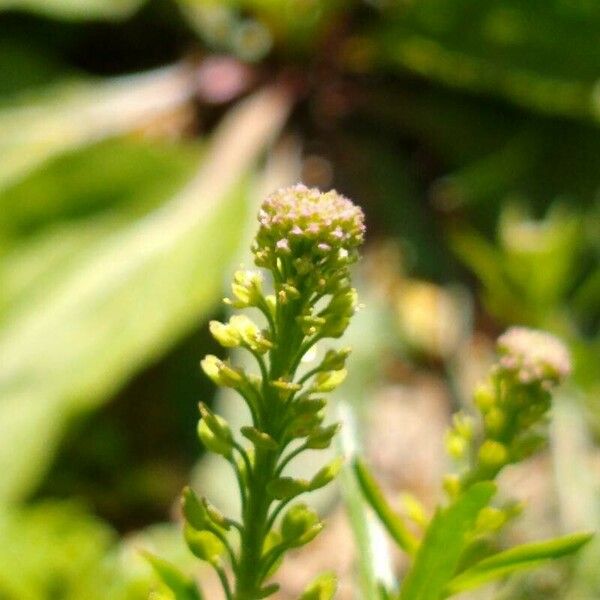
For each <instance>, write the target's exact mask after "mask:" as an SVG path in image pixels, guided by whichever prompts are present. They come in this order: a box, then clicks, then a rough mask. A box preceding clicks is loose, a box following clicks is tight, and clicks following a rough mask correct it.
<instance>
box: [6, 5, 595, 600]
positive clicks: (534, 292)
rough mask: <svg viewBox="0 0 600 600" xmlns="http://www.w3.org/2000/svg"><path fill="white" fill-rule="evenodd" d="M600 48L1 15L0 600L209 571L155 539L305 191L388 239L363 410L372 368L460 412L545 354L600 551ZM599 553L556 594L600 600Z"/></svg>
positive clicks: (268, 10) (315, 21) (186, 16)
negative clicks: (156, 552)
mask: <svg viewBox="0 0 600 600" xmlns="http://www.w3.org/2000/svg"><path fill="white" fill-rule="evenodd" d="M599 35H600V7H598V5H597V3H595V2H592V1H587V0H578V1H576V2H567V1H566V0H551V1H546V2H539V1H535V2H532V1H528V2H525V1H523V0H511V1H505V2H487V3H482V2H476V1H474V0H445V1H443V2H442V1H439V0H415V1H412V2H399V1H394V0H388V1H384V0H371V1H369V2H367V1H366V0H365V1H364V2H361V1H358V0H356V1H352V0H335V1H331V0H327V1H326V0H289V1H285V2H284V1H280V0H212V1H209V0H151V1H147V2H144V0H0V472H1V473H2V477H1V478H0V531H1V532H2V533H1V534H0V539H2V540H3V544H2V548H0V596H2V597H6V598H9V599H12V598H15V599H17V600H20V599H27V598H32V599H34V598H35V599H39V598H69V599H71V598H73V599H82V598H86V599H88V598H95V597H98V598H116V599H119V598H123V599H137V598H146V597H147V594H148V590H149V589H150V588H151V587H152V586H155V585H156V582H154V580H153V578H152V575H151V574H150V572H149V569H148V568H147V567H146V566H145V565H144V564H143V561H142V560H141V559H140V558H139V556H138V555H137V554H136V552H135V551H134V549H133V548H134V547H137V546H138V545H143V546H146V547H149V548H152V547H159V548H160V550H161V554H163V555H165V553H167V554H168V552H170V553H171V555H172V556H175V557H176V556H178V555H181V556H183V559H182V560H184V561H185V555H184V551H183V550H182V549H181V548H180V547H179V546H178V542H177V541H176V540H177V532H176V531H174V530H173V529H172V528H171V527H169V526H157V525H154V524H155V523H156V522H164V521H167V520H169V517H170V515H171V507H172V505H173V502H174V500H175V498H176V496H177V494H178V492H179V490H180V488H181V487H182V485H183V483H184V482H185V481H186V480H187V478H188V474H189V471H190V469H192V467H193V465H194V463H195V461H196V459H197V456H198V454H199V449H198V447H197V443H196V441H195V437H194V429H195V427H194V422H195V419H196V403H197V401H198V400H199V399H206V398H209V397H211V395H213V394H214V390H212V389H211V388H210V387H209V386H208V384H207V383H206V382H205V381H203V380H202V378H201V377H200V375H199V373H198V371H197V359H198V358H199V357H200V356H202V355H203V354H204V353H205V352H206V351H208V350H209V349H211V342H210V341H209V339H208V338H207V336H206V334H205V329H206V327H205V323H206V321H207V319H208V318H209V317H210V316H212V315H214V314H216V312H218V311H219V310H220V309H219V306H218V300H219V298H220V297H221V293H222V290H221V288H222V285H223V280H224V277H225V275H226V274H227V273H229V272H230V270H231V267H232V265H235V263H236V262H239V261H240V258H241V257H242V256H244V252H245V247H244V243H243V240H244V239H247V232H248V231H249V230H251V228H252V227H253V211H254V206H255V203H256V199H257V198H258V197H260V195H261V194H262V193H264V191H265V190H267V191H269V190H270V189H271V188H272V187H276V185H280V184H287V183H290V182H291V181H292V180H295V179H298V178H302V179H303V180H304V181H306V182H307V183H310V184H315V185H320V186H323V187H327V186H335V187H337V188H338V189H339V190H340V191H342V192H344V193H345V194H347V195H348V196H350V197H352V198H353V199H354V200H356V201H357V202H358V203H359V204H361V205H362V206H363V207H364V209H365V211H366V213H367V218H368V224H369V235H370V240H369V241H370V245H371V248H372V253H371V254H370V256H371V259H370V262H369V264H370V267H369V268H370V270H367V272H366V273H365V274H363V275H362V279H361V281H363V282H364V283H363V297H364V298H365V302H366V303H367V305H368V307H367V310H365V312H364V313H363V315H368V317H367V316H364V317H363V318H364V319H365V320H366V319H367V318H368V319H369V320H370V321H368V322H367V321H365V322H366V323H367V324H366V327H365V322H362V324H361V319H358V320H357V321H358V323H357V325H356V326H355V328H356V331H357V332H358V333H357V334H356V337H357V338H358V339H359V340H362V343H363V344H365V343H366V341H367V340H368V341H369V352H367V354H368V355H369V356H368V357H367V356H362V355H360V354H359V358H358V359H357V373H358V375H356V376H355V377H357V382H356V384H355V385H353V386H352V389H353V390H354V391H350V392H349V398H348V400H349V403H350V405H351V406H352V410H357V411H358V412H359V414H363V415H364V414H368V413H369V410H370V403H369V402H370V401H369V398H368V397H362V396H361V397H359V394H358V392H357V391H356V390H358V389H364V387H365V385H366V383H367V382H370V381H371V379H372V375H370V373H372V371H373V364H372V359H373V356H382V357H385V359H386V360H388V359H389V357H390V355H393V356H395V357H396V359H397V361H400V363H401V364H402V365H404V366H403V367H402V369H404V368H406V365H408V366H409V368H410V369H412V370H414V371H415V372H417V373H418V372H435V373H438V374H440V375H441V376H442V377H443V378H444V380H445V382H446V384H447V386H448V388H449V389H450V390H453V389H454V391H455V392H456V377H453V373H454V375H456V368H457V367H456V364H457V361H456V360H454V359H455V357H454V356H453V353H459V352H463V351H464V349H465V347H466V346H468V344H469V343H470V341H472V340H473V339H476V338H477V336H480V337H481V336H483V337H484V338H485V337H491V336H493V335H495V334H496V333H497V332H498V331H500V330H501V329H502V328H503V327H504V326H506V325H508V324H512V323H521V324H528V325H533V326H537V327H543V328H546V329H549V330H551V331H553V332H555V333H557V334H559V335H561V336H563V337H564V338H565V339H566V340H567V341H568V342H569V344H570V346H571V349H572V352H573V355H574V358H575V374H574V378H573V386H572V388H571V389H570V390H568V393H567V394H566V396H568V398H565V401H564V405H563V406H562V408H561V409H560V410H559V411H557V415H556V419H555V421H556V422H555V425H554V429H553V436H554V438H553V449H554V458H553V460H554V465H555V471H556V474H557V475H556V488H557V489H556V497H555V498H554V499H552V501H551V502H552V503H557V504H558V506H559V510H558V513H560V514H561V515H562V519H563V521H562V524H563V525H564V526H565V528H566V529H572V528H573V527H571V525H574V526H576V528H597V527H598V524H599V523H600V515H599V514H598V509H597V508H595V507H597V506H598V489H597V488H598V482H599V481H600V478H598V477H596V478H595V479H594V478H593V477H590V476H587V475H585V468H586V467H585V466H582V467H581V468H582V470H583V471H582V472H579V470H578V468H577V467H575V468H574V467H573V465H578V464H581V465H585V464H588V463H586V462H585V461H592V463H591V464H597V463H593V461H594V457H596V456H597V453H596V441H597V437H598V434H599V433H600V409H599V408H598V407H599V400H600V373H599V371H598V360H599V358H600V333H599V329H598V326H599V324H600V270H599V269H598V258H599V254H600V242H599V240H600V204H599V201H598V198H599V195H598V194H599V183H600V176H599V173H600V163H599V160H600V158H599V157H600V136H599V134H598V120H599V119H600V87H599V86H600V83H599V82H600V78H599V76H600V47H599V46H598V44H597V40H598V36H599ZM384 241H387V243H388V244H389V242H390V241H392V242H393V247H394V248H399V254H400V256H401V260H400V264H399V265H396V264H395V263H394V262H393V260H392V257H395V256H397V253H396V251H395V250H393V251H390V250H389V248H390V246H389V245H388V246H385V247H387V248H388V250H387V251H385V250H382V247H384V246H382V242H384ZM377 248H379V249H377ZM382 275H385V277H384V279H385V278H386V277H387V279H386V281H387V280H390V281H391V284H390V286H389V287H388V288H386V289H385V290H384V292H385V293H384V294H383V297H382V296H381V295H380V296H377V294H376V293H375V292H374V291H373V289H374V288H375V287H376V284H377V285H380V284H381V280H382ZM398 290H400V291H398ZM446 301H447V305H448V306H449V307H450V308H449V309H448V310H445V309H444V310H442V308H443V307H445V306H446V304H443V302H446ZM440 307H442V308H440ZM386 319H391V320H392V321H393V323H394V326H393V333H392V334H391V335H390V332H389V328H386V326H385V323H387V322H388V321H386ZM375 323H377V324H378V325H377V326H376V327H375V326H374V324H375ZM382 323H384V325H382ZM380 326H381V327H380ZM361 327H363V329H360V328H361ZM377 327H380V329H377ZM366 330H369V331H370V332H371V333H372V331H373V330H377V331H380V330H383V331H387V335H379V336H373V338H369V337H368V336H367V335H365V334H364V332H365V331H366ZM361 332H362V333H361ZM477 339H479V338H477ZM359 343H360V342H359ZM357 345H358V343H355V346H357ZM379 353H381V354H379ZM369 358H370V359H371V361H370V360H369ZM394 365H395V366H394V367H393V368H390V369H388V370H389V371H390V372H389V373H386V374H385V376H386V377H388V378H391V379H392V380H394V379H396V380H397V379H398V377H399V375H398V369H400V367H398V362H395V363H394ZM402 369H400V370H402ZM366 396H368V394H367V395H366ZM454 400H455V401H456V402H460V393H458V395H457V394H456V393H454ZM359 429H360V428H359ZM573 432H575V433H573ZM359 434H360V431H357V432H356V435H357V437H360V435H359ZM573 437H575V440H573ZM564 449H566V450H567V451H569V452H571V454H569V456H570V459H568V460H565V459H564V458H562V455H561V452H562V450H564ZM573 452H577V453H578V454H577V455H576V456H573ZM578 460H579V461H580V462H579V463H578V462H577V461H578ZM592 472H594V471H592ZM199 473H200V474H199V475H198V477H199V478H200V480H201V481H202V478H203V477H208V475H206V474H204V475H203V473H204V471H202V469H201V470H200V471H199ZM595 473H596V474H597V468H596V471H595ZM204 481H209V479H204ZM343 481H344V479H343ZM344 485H346V486H348V485H351V482H348V481H346V483H345V484H344ZM346 494H347V495H348V490H347V488H346ZM349 495H351V494H349ZM571 506H576V507H577V510H568V508H569V507H571ZM561 507H562V513H561V510H560V508H561ZM354 509H356V510H358V508H357V507H354ZM350 513H351V514H352V513H353V510H352V509H351V511H350ZM565 515H567V516H566V517H565ZM569 515H570V516H569ZM363 542H364V540H363ZM365 543H366V542H365ZM165 549H170V550H169V551H167V552H165ZM599 552H600V547H599V546H598V543H596V546H595V547H594V545H593V544H592V545H591V546H590V549H589V550H588V551H586V553H584V554H582V556H581V559H580V560H579V561H578V563H577V564H573V565H572V566H571V568H570V569H569V570H568V572H567V573H565V574H563V576H562V578H561V579H560V582H559V583H557V584H556V585H555V586H554V587H553V588H552V587H551V589H550V588H547V589H545V592H544V593H545V594H547V595H546V596H544V597H551V596H550V594H554V595H555V597H557V598H562V597H572V598H575V597H576V598H580V599H584V600H585V599H587V598H594V597H597V596H598V595H599V594H600V580H599V577H598V574H597V569H594V568H593V565H594V562H595V561H596V560H597V557H598V553H599ZM361 568H362V571H361V572H362V573H363V582H362V585H363V588H362V589H363V590H365V589H368V585H369V583H368V580H369V568H368V566H365V565H362V567H361ZM538 583H539V582H538ZM538 583H536V580H529V579H527V580H525V579H523V580H519V582H518V583H517V584H514V585H512V586H510V587H505V588H503V589H502V592H501V593H502V594H505V595H506V597H508V598H526V597H539V596H535V595H531V594H535V593H536V592H535V590H536V589H537V588H535V586H536V585H538ZM364 586H367V587H364ZM532 589H533V590H534V591H533V592H532V591H531V590H532ZM565 590H568V591H565ZM365 593H367V592H365ZM498 593H500V592H498ZM528 594H529V595H528ZM567 594H571V595H567ZM576 594H579V595H576ZM498 597H499V596H498ZM503 597H505V596H503Z"/></svg>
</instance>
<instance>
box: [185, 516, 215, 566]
mask: <svg viewBox="0 0 600 600" xmlns="http://www.w3.org/2000/svg"><path fill="white" fill-rule="evenodd" d="M184 537H185V541H186V543H187V545H188V548H189V549H190V550H191V551H192V553H193V554H194V555H195V556H197V557H198V558H200V559H201V560H205V561H206V562H208V563H210V564H212V565H215V566H216V565H220V563H221V556H222V554H223V553H224V552H225V547H224V546H223V542H221V540H219V538H218V537H217V536H216V535H214V534H213V533H211V532H210V531H196V530H195V529H193V528H192V527H189V526H187V527H185V528H184Z"/></svg>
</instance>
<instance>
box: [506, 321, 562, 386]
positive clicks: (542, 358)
mask: <svg viewBox="0 0 600 600" xmlns="http://www.w3.org/2000/svg"><path fill="white" fill-rule="evenodd" d="M498 351H499V353H500V356H501V359H500V368H501V369H503V370H505V371H507V372H513V373H515V375H516V377H517V379H518V380H519V381H520V382H521V383H524V384H532V385H537V384H539V385H541V386H542V387H543V388H544V389H547V390H550V389H551V388H552V387H554V386H555V385H557V384H559V383H560V382H561V381H563V380H564V379H566V378H567V377H568V376H569V374H570V373H571V361H570V358H569V352H568V351H567V349H566V348H565V346H564V344H563V343H562V342H561V341H560V340H559V339H557V338H556V337H554V336H553V335H550V334H549V333H546V332H545V331H537V330H533V329H527V328H526V327H511V328H510V329H509V330H508V331H506V333H504V334H503V335H501V336H500V337H499V338H498Z"/></svg>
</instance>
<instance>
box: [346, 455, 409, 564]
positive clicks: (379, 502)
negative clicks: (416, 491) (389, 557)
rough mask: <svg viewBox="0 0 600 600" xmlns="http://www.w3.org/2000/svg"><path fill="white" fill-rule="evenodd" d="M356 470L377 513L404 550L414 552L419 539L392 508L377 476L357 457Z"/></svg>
mask: <svg viewBox="0 0 600 600" xmlns="http://www.w3.org/2000/svg"><path fill="white" fill-rule="evenodd" d="M354 472H355V473H356V478H357V480H358V483H359V485H360V488H361V490H362V493H363V495H364V497H365V498H366V500H367V502H368V503H369V504H370V505H371V508H373V510H374V511H375V512H376V513H377V516H378V517H379V519H380V520H381V523H382V524H383V526H384V527H385V528H386V529H387V531H388V533H389V534H390V535H391V536H392V538H393V539H394V541H395V542H396V543H397V544H398V546H400V548H402V550H404V551H405V552H407V553H408V554H414V553H415V551H416V549H417V539H416V538H415V536H414V535H413V534H412V533H411V532H410V531H409V530H408V529H407V527H406V525H405V523H404V521H403V520H402V517H401V516H400V515H399V514H398V513H396V512H395V511H394V510H393V509H392V507H391V506H390V504H389V503H388V501H387V500H386V498H385V496H384V495H383V492H382V491H381V488H380V487H379V486H378V485H377V482H376V481H375V478H374V477H373V476H372V475H371V473H370V472H369V470H368V469H367V467H366V465H365V464H364V463H363V462H362V461H361V460H360V459H356V461H355V463H354Z"/></svg>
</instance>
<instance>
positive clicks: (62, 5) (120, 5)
mask: <svg viewBox="0 0 600 600" xmlns="http://www.w3.org/2000/svg"><path fill="white" fill-rule="evenodd" d="M144 2H145V0H0V11H3V10H9V9H13V10H14V9H18V10H27V11H31V12H35V13H39V14H42V15H46V16H48V17H54V18H56V19H65V20H86V21H89V20H96V19H111V20H112V19H125V18H126V17H128V16H130V15H131V14H133V13H134V12H135V11H136V10H137V9H138V8H139V7H140V6H141V5H142V4H143V3H144Z"/></svg>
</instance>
